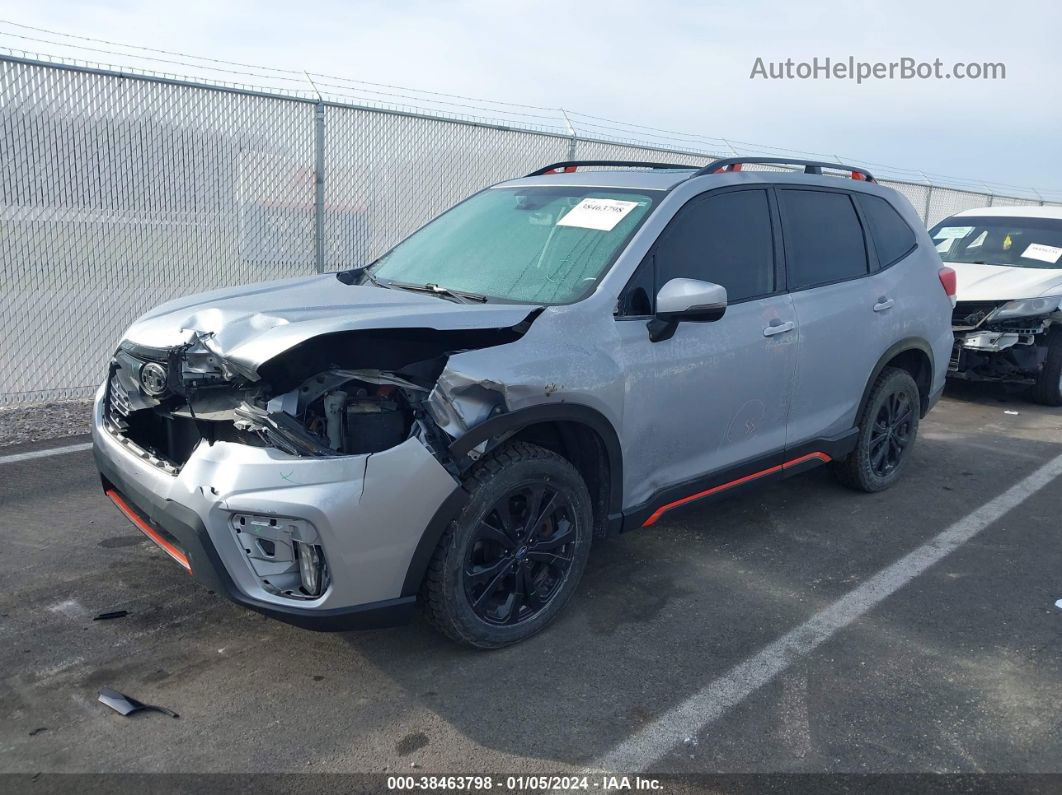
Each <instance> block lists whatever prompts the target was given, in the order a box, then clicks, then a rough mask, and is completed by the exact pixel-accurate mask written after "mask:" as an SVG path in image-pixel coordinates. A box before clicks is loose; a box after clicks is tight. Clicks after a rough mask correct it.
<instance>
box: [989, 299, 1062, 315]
mask: <svg viewBox="0 0 1062 795" xmlns="http://www.w3.org/2000/svg"><path fill="white" fill-rule="evenodd" d="M1060 304H1062V295H1047V296H1044V297H1043V298H1021V299H1019V300H1017V301H1007V303H1005V304H1003V306H1001V307H999V309H997V310H996V311H995V312H993V313H992V314H991V315H989V316H988V318H986V319H987V320H1009V319H1010V318H1014V317H1036V316H1037V315H1050V314H1051V313H1052V312H1054V311H1056V310H1058V308H1059V306H1060Z"/></svg>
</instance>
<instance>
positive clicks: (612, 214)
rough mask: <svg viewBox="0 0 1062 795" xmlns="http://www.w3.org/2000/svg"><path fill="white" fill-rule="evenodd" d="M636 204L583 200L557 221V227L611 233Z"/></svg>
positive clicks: (615, 200) (616, 200)
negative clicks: (575, 227)
mask: <svg viewBox="0 0 1062 795" xmlns="http://www.w3.org/2000/svg"><path fill="white" fill-rule="evenodd" d="M637 206H638V202H625V201H620V200H619V199H583V200H582V201H581V202H579V203H578V204H577V205H575V206H574V207H572V209H571V210H569V211H568V213H567V214H566V215H565V216H564V217H563V218H561V219H560V220H559V221H557V226H578V227H580V228H582V229H600V230H601V231H602V232H611V231H612V230H613V229H615V228H616V224H618V223H619V222H620V221H622V220H623V219H624V218H625V217H626V215H627V213H629V212H630V211H631V210H633V209H634V208H635V207H637Z"/></svg>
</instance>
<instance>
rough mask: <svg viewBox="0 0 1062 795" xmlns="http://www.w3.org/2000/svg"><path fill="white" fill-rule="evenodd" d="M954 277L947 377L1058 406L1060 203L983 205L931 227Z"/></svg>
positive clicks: (1061, 382)
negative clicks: (1024, 390)
mask: <svg viewBox="0 0 1062 795" xmlns="http://www.w3.org/2000/svg"><path fill="white" fill-rule="evenodd" d="M929 234H930V237H932V238H933V242H934V244H935V245H936V247H937V251H938V252H939V253H940V257H941V259H942V260H944V262H945V264H947V265H949V266H950V267H951V268H953V269H954V270H955V273H956V278H957V286H956V291H955V292H956V299H957V303H956V306H955V311H954V313H953V315H952V327H953V330H954V332H955V348H954V351H953V353H952V359H951V366H950V368H949V373H948V374H949V375H950V376H952V377H954V378H962V379H966V380H970V381H1001V382H1006V383H1012V384H1025V385H1027V386H1029V387H1030V391H1031V395H1032V397H1033V398H1034V399H1035V400H1037V401H1038V402H1040V403H1044V404H1046V405H1049V406H1062V207H983V208H980V209H977V210H966V211H965V212H961V213H959V214H957V215H953V216H951V217H950V218H946V219H944V220H943V221H941V222H940V223H938V224H937V225H936V226H934V227H933V228H932V229H931V230H930V232H929Z"/></svg>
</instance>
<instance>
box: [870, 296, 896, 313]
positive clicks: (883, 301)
mask: <svg viewBox="0 0 1062 795" xmlns="http://www.w3.org/2000/svg"><path fill="white" fill-rule="evenodd" d="M895 303H896V302H895V301H893V300H892V299H891V298H886V297H885V296H881V298H879V299H878V302H877V303H876V304H874V311H875V312H884V311H885V310H886V309H892V306H893V304H895Z"/></svg>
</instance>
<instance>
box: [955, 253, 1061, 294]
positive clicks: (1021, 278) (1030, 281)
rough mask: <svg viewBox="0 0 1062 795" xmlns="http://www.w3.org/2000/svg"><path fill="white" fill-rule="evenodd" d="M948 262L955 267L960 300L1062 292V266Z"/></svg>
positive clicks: (956, 292) (957, 292)
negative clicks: (1031, 266)
mask: <svg viewBox="0 0 1062 795" xmlns="http://www.w3.org/2000/svg"><path fill="white" fill-rule="evenodd" d="M944 264H945V265H947V266H948V267H949V268H953V269H954V270H955V276H956V278H957V286H956V290H955V295H956V298H957V299H958V300H960V301H1012V300H1014V299H1016V298H1038V297H1040V296H1041V295H1060V294H1062V269H1055V268H1016V267H1013V266H1009V265H975V264H973V263H970V262H947V261H945V262H944Z"/></svg>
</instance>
